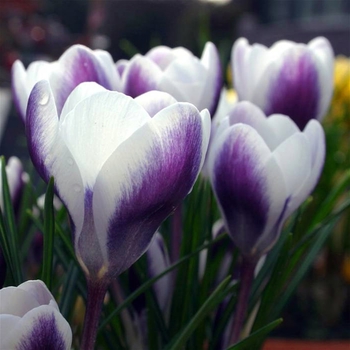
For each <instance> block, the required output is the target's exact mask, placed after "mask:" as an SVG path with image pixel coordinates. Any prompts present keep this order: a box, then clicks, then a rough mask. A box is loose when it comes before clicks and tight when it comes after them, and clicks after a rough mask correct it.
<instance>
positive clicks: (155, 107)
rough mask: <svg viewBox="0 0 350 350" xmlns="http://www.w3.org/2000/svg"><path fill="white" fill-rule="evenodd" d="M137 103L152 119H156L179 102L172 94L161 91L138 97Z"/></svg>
mask: <svg viewBox="0 0 350 350" xmlns="http://www.w3.org/2000/svg"><path fill="white" fill-rule="evenodd" d="M135 101H136V102H137V103H139V104H140V105H141V106H142V107H143V108H144V109H145V110H146V112H147V113H148V114H149V115H150V116H151V117H154V116H155V115H156V114H157V113H158V112H159V111H161V110H162V109H164V108H165V107H168V106H170V105H172V104H174V103H176V102H177V101H176V100H175V98H174V97H172V96H171V95H170V94H168V93H166V92H161V91H149V92H146V93H144V94H142V95H140V96H138V97H136V98H135Z"/></svg>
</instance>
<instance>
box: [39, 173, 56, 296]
mask: <svg viewBox="0 0 350 350" xmlns="http://www.w3.org/2000/svg"><path fill="white" fill-rule="evenodd" d="M53 196H54V179H53V177H51V179H50V181H49V184H48V186H47V191H46V195H45V207H44V250H43V263H42V275H41V279H42V280H43V282H44V283H45V284H46V285H47V288H48V289H49V290H51V287H52V262H53V243H54V237H55V236H54V235H55V213H54V206H53Z"/></svg>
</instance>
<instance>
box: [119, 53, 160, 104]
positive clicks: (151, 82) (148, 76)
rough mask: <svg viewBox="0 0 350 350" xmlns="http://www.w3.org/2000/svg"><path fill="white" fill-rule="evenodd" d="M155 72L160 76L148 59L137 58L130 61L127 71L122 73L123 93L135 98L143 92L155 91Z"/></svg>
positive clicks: (156, 68)
mask: <svg viewBox="0 0 350 350" xmlns="http://www.w3.org/2000/svg"><path fill="white" fill-rule="evenodd" d="M157 70H159V72H157ZM156 72H157V73H158V74H160V69H159V68H158V67H156V65H155V64H154V63H153V62H152V61H151V60H149V59H148V58H145V57H138V58H136V59H135V60H133V61H131V62H130V67H129V70H128V71H124V75H126V83H125V87H124V93H125V94H126V95H128V96H131V97H133V98H135V97H137V96H139V95H142V94H144V93H145V92H148V91H151V90H157V77H156V75H157V73H156Z"/></svg>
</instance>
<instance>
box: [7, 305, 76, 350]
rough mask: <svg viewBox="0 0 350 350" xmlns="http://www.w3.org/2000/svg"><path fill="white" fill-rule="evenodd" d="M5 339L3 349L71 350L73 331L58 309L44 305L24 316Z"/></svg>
mask: <svg viewBox="0 0 350 350" xmlns="http://www.w3.org/2000/svg"><path fill="white" fill-rule="evenodd" d="M5 340H6V344H5V347H4V348H3V349H14V350H24V349H25V350H34V349H52V350H69V349H70V348H71V344H72V331H71V329H70V326H69V324H68V322H67V321H66V320H65V319H64V318H63V316H62V315H61V314H60V313H59V312H58V311H57V310H56V309H54V308H52V307H50V306H46V305H43V306H39V307H37V308H35V309H33V310H31V311H29V312H28V313H27V314H26V315H25V316H24V317H22V319H20V320H19V321H18V322H17V323H16V325H15V327H14V328H13V329H12V332H11V334H10V335H9V336H8V337H7V338H6V339H5Z"/></svg>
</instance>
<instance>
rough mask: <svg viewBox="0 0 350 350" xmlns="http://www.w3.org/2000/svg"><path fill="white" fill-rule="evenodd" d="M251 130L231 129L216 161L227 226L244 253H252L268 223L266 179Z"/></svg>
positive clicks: (216, 182) (216, 180)
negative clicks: (250, 143)
mask: <svg viewBox="0 0 350 350" xmlns="http://www.w3.org/2000/svg"><path fill="white" fill-rule="evenodd" d="M246 134H247V131H245V130H244V131H243V130H242V132H240V133H236V134H233V133H231V134H230V135H229V137H228V138H227V139H226V141H225V143H224V144H223V147H222V148H221V150H220V152H219V154H218V156H217V159H216V161H215V164H214V188H215V192H216V196H217V198H218V200H219V202H220V206H221V208H222V210H223V212H224V214H225V219H226V223H227V226H228V227H227V228H228V230H229V234H230V235H231V237H232V239H233V241H234V243H235V244H236V245H237V247H238V248H239V249H240V250H241V252H242V254H244V255H247V256H249V255H251V253H252V249H253V247H254V246H255V244H256V242H257V240H258V239H259V237H260V235H261V234H262V233H263V231H264V227H265V225H266V223H267V215H268V208H269V205H268V200H269V198H268V197H267V193H266V179H265V178H264V176H263V174H261V169H259V165H260V164H259V159H257V158H258V156H259V155H258V154H255V153H254V152H253V151H252V149H251V146H250V145H249V142H247V138H246V136H247V135H246Z"/></svg>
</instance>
